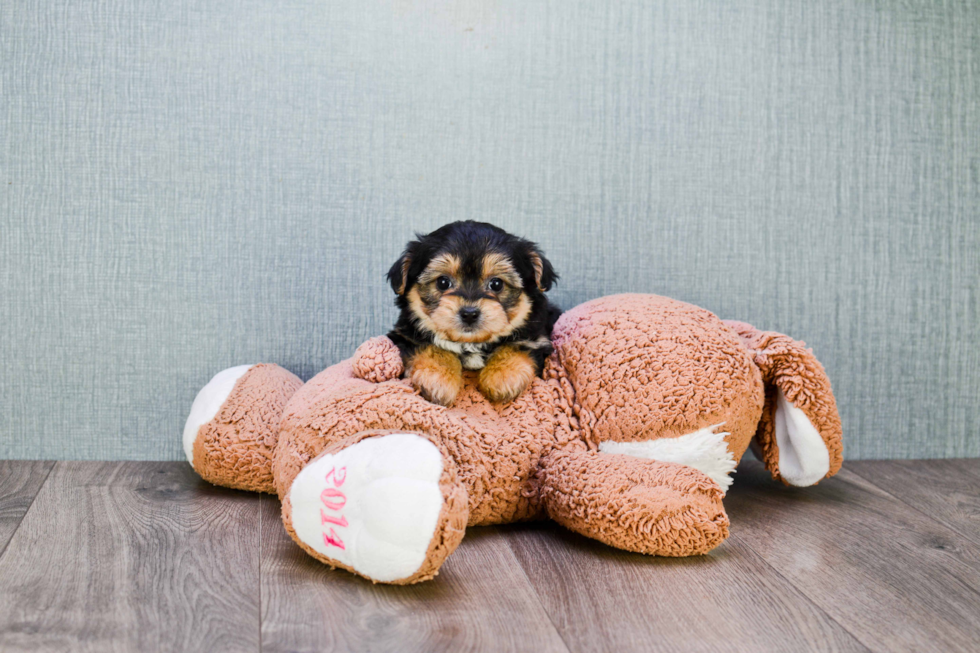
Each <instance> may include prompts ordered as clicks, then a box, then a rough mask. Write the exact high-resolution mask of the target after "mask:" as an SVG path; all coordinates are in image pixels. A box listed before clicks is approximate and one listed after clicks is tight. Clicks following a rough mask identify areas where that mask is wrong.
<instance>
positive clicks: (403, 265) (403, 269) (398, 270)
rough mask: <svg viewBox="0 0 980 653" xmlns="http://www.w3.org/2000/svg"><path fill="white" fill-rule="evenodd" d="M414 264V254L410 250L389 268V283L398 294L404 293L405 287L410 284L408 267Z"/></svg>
mask: <svg viewBox="0 0 980 653" xmlns="http://www.w3.org/2000/svg"><path fill="white" fill-rule="evenodd" d="M411 265H412V255H411V252H409V250H407V249H406V250H405V253H404V254H402V255H401V258H399V259H398V260H397V261H395V264H394V265H392V266H391V269H390V270H388V283H390V284H391V289H392V290H394V291H395V294H396V295H404V294H405V287H406V286H407V285H408V268H409V267H410V266H411Z"/></svg>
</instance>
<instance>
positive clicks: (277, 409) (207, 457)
mask: <svg viewBox="0 0 980 653" xmlns="http://www.w3.org/2000/svg"><path fill="white" fill-rule="evenodd" d="M302 385H303V382H302V381H301V380H300V379H299V377H297V376H296V375H295V374H293V373H292V372H289V371H288V370H285V369H283V368H281V367H279V366H278V365H272V364H260V365H240V366H238V367H232V368H229V369H227V370H223V371H221V372H218V373H217V374H216V375H215V376H214V378H212V379H211V381H210V382H208V384H207V385H205V386H204V387H203V388H201V391H200V392H198V394H197V397H196V398H195V399H194V404H193V405H192V406H191V412H190V416H188V418H187V423H186V425H185V426H184V438H183V441H184V453H185V454H186V455H187V460H188V462H190V464H191V466H192V467H193V468H194V471H196V472H197V473H198V474H200V475H201V478H203V479H204V480H206V481H208V482H210V483H213V484H215V485H221V486H224V487H230V488H235V489H238V490H251V491H253V492H268V493H275V486H274V485H273V480H272V454H273V452H274V451H275V448H276V444H277V443H278V441H279V421H280V419H281V417H282V413H283V409H284V408H285V406H286V403H287V402H288V401H289V399H290V398H291V397H292V396H293V394H294V393H295V392H296V391H297V390H298V389H299V388H300V387H301V386H302Z"/></svg>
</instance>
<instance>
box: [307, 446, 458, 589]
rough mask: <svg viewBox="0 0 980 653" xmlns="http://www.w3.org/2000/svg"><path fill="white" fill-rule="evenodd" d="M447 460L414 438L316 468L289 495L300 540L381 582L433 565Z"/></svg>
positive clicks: (332, 457)
mask: <svg viewBox="0 0 980 653" xmlns="http://www.w3.org/2000/svg"><path fill="white" fill-rule="evenodd" d="M442 472H443V461H442V454H441V453H440V452H439V449H438V448H436V446H435V445H434V444H432V443H431V442H429V441H428V440H426V439H425V438H423V437H420V436H418V435H415V434H412V433H392V434H388V435H383V436H377V437H371V438H366V439H364V440H361V441H360V442H358V443H356V444H353V445H351V446H349V447H347V448H346V449H343V450H341V451H339V452H337V453H335V454H325V455H323V456H321V457H320V458H317V459H315V460H313V461H312V462H311V463H310V464H308V465H307V466H306V467H304V468H303V470H302V471H301V472H300V473H299V474H298V475H297V476H296V479H295V480H294V481H293V484H292V486H291V487H290V489H289V501H290V504H291V505H292V526H293V530H294V531H295V533H296V536H297V538H298V539H299V540H300V541H302V542H303V544H305V545H306V546H308V547H310V548H311V549H313V550H314V551H315V552H316V553H318V554H320V555H321V556H324V557H326V558H329V559H332V560H335V561H336V562H338V563H340V564H342V565H344V566H346V567H349V568H352V569H353V570H355V571H356V572H358V573H359V574H362V575H364V576H367V577H369V578H372V579H374V580H376V581H382V582H391V581H397V580H401V579H404V578H408V577H410V576H412V575H413V574H414V573H416V572H417V571H418V570H419V569H420V568H421V566H422V564H423V563H424V562H425V559H426V555H427V553H428V550H429V545H430V543H431V542H432V538H433V537H434V536H435V534H436V533H435V532H436V527H437V525H438V523H439V515H440V512H441V510H442V507H443V494H442V490H441V489H440V487H439V479H440V478H441V476H442Z"/></svg>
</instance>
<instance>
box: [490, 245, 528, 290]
mask: <svg viewBox="0 0 980 653" xmlns="http://www.w3.org/2000/svg"><path fill="white" fill-rule="evenodd" d="M492 277H500V278H501V279H503V280H504V281H505V282H506V283H508V284H510V285H511V286H514V287H515V288H520V287H521V278H520V276H518V274H517V270H515V269H514V264H513V263H511V262H510V259H509V258H507V257H506V256H504V255H503V254H499V253H497V252H491V253H489V254H487V255H486V256H484V257H483V277H482V280H483V282H484V283H486V282H487V281H489V280H490V279H491V278H492Z"/></svg>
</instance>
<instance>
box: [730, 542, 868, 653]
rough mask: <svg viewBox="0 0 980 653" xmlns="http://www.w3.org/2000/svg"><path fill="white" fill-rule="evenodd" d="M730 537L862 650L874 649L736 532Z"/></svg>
mask: <svg viewBox="0 0 980 653" xmlns="http://www.w3.org/2000/svg"><path fill="white" fill-rule="evenodd" d="M730 537H731V538H732V539H735V540H738V541H739V542H740V543H741V544H742V546H744V547H745V549H746V550H747V551H748V552H749V553H751V554H752V555H754V556H755V557H756V558H757V559H758V560H759V561H760V562H761V563H762V564H763V565H765V566H766V567H768V568H769V569H771V570H772V572H773V573H774V574H776V576H778V577H779V578H782V579H783V580H784V581H785V582H786V583H787V584H789V586H790V587H792V588H793V589H795V590H796V591H797V592H798V593H799V595H800V596H801V597H802V598H803V599H804V600H805V601H806V602H807V603H809V604H810V605H811V606H813V608H814V609H815V610H817V611H818V612H820V614H822V615H824V616H825V617H827V619H829V620H830V621H831V622H832V623H834V624H837V626H839V627H840V629H841V630H842V631H844V632H845V633H847V634H848V635H850V637H851V639H853V640H854V641H855V642H857V643H858V644H860V645H861V646H862V647H864V650H865V651H867V652H868V653H872V651H874V649H872V648H870V647H869V646H868V645H867V644H865V643H864V642H863V641H861V638H860V637H858V636H857V635H856V634H855V633H854V632H852V631H851V630H850V629H849V628H847V627H846V626H845V625H844V624H842V623H841V622H839V621H838V620H837V619H835V618H834V616H833V615H832V614H830V613H829V612H827V611H826V610H825V609H824V608H823V606H822V605H820V604H818V603H817V602H816V601H814V600H813V599H812V598H810V595H809V594H807V593H806V591H804V589H803V588H802V587H800V586H799V585H797V584H796V583H794V582H793V581H792V579H790V578H787V577H786V576H785V575H784V574H783V573H782V572H781V571H779V569H777V568H776V567H774V566H773V565H771V564H769V561H768V560H766V558H765V556H764V555H762V554H761V553H759V552H758V551H756V550H755V549H754V548H752V546H751V545H750V544H749V543H748V542H746V541H745V540H743V539H742V538H741V537H739V536H738V535H737V534H732V535H731V536H730Z"/></svg>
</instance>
